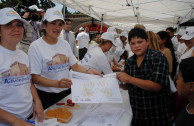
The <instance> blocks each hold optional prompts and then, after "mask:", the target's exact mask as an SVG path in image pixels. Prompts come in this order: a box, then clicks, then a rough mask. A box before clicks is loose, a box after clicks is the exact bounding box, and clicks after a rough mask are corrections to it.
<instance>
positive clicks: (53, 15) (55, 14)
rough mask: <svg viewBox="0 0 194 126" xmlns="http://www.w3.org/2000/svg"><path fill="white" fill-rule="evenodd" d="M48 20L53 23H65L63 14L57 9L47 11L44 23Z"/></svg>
mask: <svg viewBox="0 0 194 126" xmlns="http://www.w3.org/2000/svg"><path fill="white" fill-rule="evenodd" d="M45 20H47V21H48V22H52V21H54V20H62V21H64V17H63V15H62V13H61V12H59V11H58V10H57V8H49V9H47V11H46V13H45V15H44V19H43V21H45Z"/></svg>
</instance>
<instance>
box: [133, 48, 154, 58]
mask: <svg viewBox="0 0 194 126" xmlns="http://www.w3.org/2000/svg"><path fill="white" fill-rule="evenodd" d="M150 51H151V49H150V48H149V47H148V48H147V50H146V55H145V57H144V59H143V60H149V58H150ZM132 58H133V60H135V61H136V58H137V56H136V55H135V54H134V55H133V56H132Z"/></svg>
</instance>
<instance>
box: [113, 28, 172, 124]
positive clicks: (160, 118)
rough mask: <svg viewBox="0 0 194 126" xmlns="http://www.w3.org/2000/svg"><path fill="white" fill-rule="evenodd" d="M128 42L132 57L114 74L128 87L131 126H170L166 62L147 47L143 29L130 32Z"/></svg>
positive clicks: (170, 116)
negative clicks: (131, 114) (120, 70)
mask: <svg viewBox="0 0 194 126" xmlns="http://www.w3.org/2000/svg"><path fill="white" fill-rule="evenodd" d="M128 40H129V44H130V47H131V50H132V52H133V53H134V56H132V57H131V58H129V59H128V60H127V61H126V64H125V72H122V73H119V74H117V78H118V79H119V80H120V81H121V82H125V83H126V85H127V86H128V91H129V97H130V98H129V99H130V103H131V107H132V111H133V119H132V125H133V126H169V125H172V124H171V120H172V112H171V106H170V83H169V71H168V62H167V59H166V58H165V56H164V55H163V54H162V53H160V52H157V51H154V50H151V49H149V48H148V46H149V42H148V37H147V34H146V32H145V30H143V29H140V28H134V29H132V30H131V31H130V32H129V34H128Z"/></svg>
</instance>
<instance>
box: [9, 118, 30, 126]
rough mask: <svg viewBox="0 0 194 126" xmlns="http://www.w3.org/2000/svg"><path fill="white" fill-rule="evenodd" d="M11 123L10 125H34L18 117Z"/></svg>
mask: <svg viewBox="0 0 194 126" xmlns="http://www.w3.org/2000/svg"><path fill="white" fill-rule="evenodd" d="M11 125H12V126H34V125H33V124H31V123H28V122H26V121H24V120H21V119H18V118H16V119H15V120H14V122H13V123H12V124H11Z"/></svg>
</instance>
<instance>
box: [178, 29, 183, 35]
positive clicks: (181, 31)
mask: <svg viewBox="0 0 194 126" xmlns="http://www.w3.org/2000/svg"><path fill="white" fill-rule="evenodd" d="M184 34H185V30H184V29H180V30H179V32H178V33H177V35H180V36H183V35H184Z"/></svg>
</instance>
